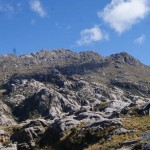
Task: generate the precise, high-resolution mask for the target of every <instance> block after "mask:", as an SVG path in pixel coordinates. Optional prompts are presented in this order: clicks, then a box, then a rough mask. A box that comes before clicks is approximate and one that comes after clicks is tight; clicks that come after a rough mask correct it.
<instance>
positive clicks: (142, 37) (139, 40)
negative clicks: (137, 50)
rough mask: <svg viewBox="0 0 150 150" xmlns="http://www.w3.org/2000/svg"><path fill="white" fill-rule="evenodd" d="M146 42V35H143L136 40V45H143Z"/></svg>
mask: <svg viewBox="0 0 150 150" xmlns="http://www.w3.org/2000/svg"><path fill="white" fill-rule="evenodd" d="M145 40H146V37H145V35H141V36H139V37H138V38H137V39H135V40H134V43H135V44H139V45H141V44H143V43H144V42H145Z"/></svg>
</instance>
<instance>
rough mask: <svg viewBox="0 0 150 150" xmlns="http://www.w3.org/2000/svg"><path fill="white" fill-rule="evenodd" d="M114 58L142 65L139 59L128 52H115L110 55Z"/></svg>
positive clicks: (116, 60)
mask: <svg viewBox="0 0 150 150" xmlns="http://www.w3.org/2000/svg"><path fill="white" fill-rule="evenodd" d="M110 58H111V59H112V60H114V61H115V62H119V63H122V64H124V63H128V64H130V65H140V64H141V63H140V61H139V60H138V59H135V58H134V57H133V56H131V55H129V54H128V53H126V52H121V53H118V54H113V55H111V56H110Z"/></svg>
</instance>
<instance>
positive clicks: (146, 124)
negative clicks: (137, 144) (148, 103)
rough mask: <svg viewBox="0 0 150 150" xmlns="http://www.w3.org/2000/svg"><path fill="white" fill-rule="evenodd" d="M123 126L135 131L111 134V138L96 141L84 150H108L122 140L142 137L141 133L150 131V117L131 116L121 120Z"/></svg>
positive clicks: (117, 145) (115, 146)
mask: <svg viewBox="0 0 150 150" xmlns="http://www.w3.org/2000/svg"><path fill="white" fill-rule="evenodd" d="M122 123H123V127H124V128H126V129H128V130H137V132H131V133H126V134H121V135H113V136H112V138H111V140H109V141H105V142H101V141H99V143H96V144H94V145H91V146H89V147H88V148H86V149H85V150H109V149H111V148H117V147H119V145H120V144H121V143H123V142H127V141H132V140H139V141H141V139H142V136H141V135H142V133H143V132H144V133H148V132H150V117H149V116H143V117H131V118H127V119H125V120H124V121H122Z"/></svg>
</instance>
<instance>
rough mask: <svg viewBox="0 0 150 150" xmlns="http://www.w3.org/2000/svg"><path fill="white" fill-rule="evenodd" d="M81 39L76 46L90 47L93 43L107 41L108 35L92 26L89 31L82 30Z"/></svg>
mask: <svg viewBox="0 0 150 150" xmlns="http://www.w3.org/2000/svg"><path fill="white" fill-rule="evenodd" d="M80 35H81V38H80V39H79V40H78V41H77V42H76V43H77V45H79V46H82V45H90V44H92V43H93V42H98V41H101V40H109V35H108V33H106V32H104V31H102V30H101V29H100V28H99V27H98V26H94V27H92V28H90V29H84V30H82V31H81V33H80Z"/></svg>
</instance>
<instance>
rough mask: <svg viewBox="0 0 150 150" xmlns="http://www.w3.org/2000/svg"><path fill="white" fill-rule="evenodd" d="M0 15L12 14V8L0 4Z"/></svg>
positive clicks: (8, 5)
mask: <svg viewBox="0 0 150 150" xmlns="http://www.w3.org/2000/svg"><path fill="white" fill-rule="evenodd" d="M0 13H6V14H13V13H14V8H13V6H12V5H10V4H0Z"/></svg>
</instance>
